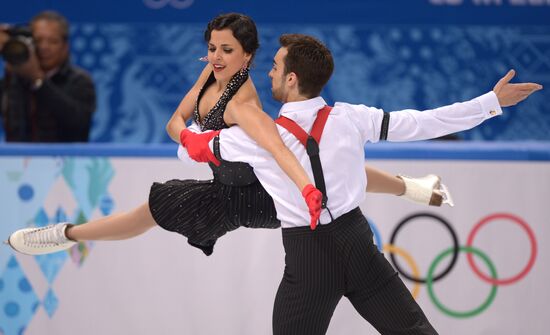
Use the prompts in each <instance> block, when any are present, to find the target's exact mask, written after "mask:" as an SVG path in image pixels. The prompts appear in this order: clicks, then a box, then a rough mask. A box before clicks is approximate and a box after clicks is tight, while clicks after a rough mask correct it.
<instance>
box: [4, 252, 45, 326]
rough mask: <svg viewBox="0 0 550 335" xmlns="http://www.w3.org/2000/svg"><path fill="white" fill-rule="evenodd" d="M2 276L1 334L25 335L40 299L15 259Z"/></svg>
mask: <svg viewBox="0 0 550 335" xmlns="http://www.w3.org/2000/svg"><path fill="white" fill-rule="evenodd" d="M0 274H1V275H0V334H6V335H8V334H9V335H11V334H14V335H15V334H23V332H24V330H25V328H26V326H27V324H28V323H29V321H30V320H31V319H32V318H33V316H34V314H35V312H36V309H37V307H38V306H39V301H38V298H37V296H36V293H35V292H34V290H33V289H32V286H31V285H30V283H29V281H28V279H27V277H26V276H25V274H24V273H23V271H22V269H21V267H20V266H19V263H18V262H17V260H16V259H15V257H13V256H12V257H11V258H10V260H9V261H8V263H7V267H6V268H5V269H4V270H2V272H0Z"/></svg>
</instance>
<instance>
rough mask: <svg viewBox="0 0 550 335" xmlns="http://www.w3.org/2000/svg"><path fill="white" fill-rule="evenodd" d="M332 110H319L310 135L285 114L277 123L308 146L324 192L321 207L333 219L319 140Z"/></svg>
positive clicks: (312, 167) (314, 172)
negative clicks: (329, 206)
mask: <svg viewBox="0 0 550 335" xmlns="http://www.w3.org/2000/svg"><path fill="white" fill-rule="evenodd" d="M331 110H332V107H329V106H325V107H323V108H321V109H320V110H319V111H318V112H317V118H316V119H315V121H314V122H313V126H312V127H311V133H310V134H309V135H308V134H307V133H306V132H305V131H304V130H303V129H302V127H300V126H299V125H298V124H296V122H294V121H292V120H291V119H289V118H286V117H284V116H280V117H278V118H277V119H276V120H275V123H277V124H278V125H280V126H282V127H283V128H286V130H288V131H289V132H291V133H292V134H293V135H294V136H296V138H297V139H298V141H300V143H302V144H303V146H304V147H305V148H306V152H307V155H308V156H309V161H310V163H311V169H312V171H313V177H314V178H315V186H316V187H317V188H318V189H319V191H321V193H322V194H323V199H322V201H321V208H326V209H327V210H328V213H329V215H330V217H331V219H332V214H331V213H330V210H329V209H328V207H327V201H328V197H327V189H326V186H325V177H324V176H323V167H322V165H321V160H320V158H319V142H320V141H321V135H323V129H324V128H325V123H327V119H328V115H329V114H330V111H331ZM315 226H316V225H313V228H312V229H315V228H314V227H315Z"/></svg>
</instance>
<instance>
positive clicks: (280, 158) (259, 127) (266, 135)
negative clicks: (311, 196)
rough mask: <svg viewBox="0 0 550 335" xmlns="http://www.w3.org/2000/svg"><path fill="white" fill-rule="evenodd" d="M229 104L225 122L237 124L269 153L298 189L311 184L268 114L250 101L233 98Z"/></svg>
mask: <svg viewBox="0 0 550 335" xmlns="http://www.w3.org/2000/svg"><path fill="white" fill-rule="evenodd" d="M230 104H232V105H231V106H230V105H228V108H227V109H226V112H225V115H224V118H225V121H226V123H228V124H237V125H239V127H241V128H242V129H243V130H244V131H245V132H246V134H247V135H248V136H250V138H252V139H253V140H254V141H256V143H258V145H259V146H261V147H262V148H264V149H265V150H267V151H268V152H269V153H271V155H273V157H274V158H275V160H276V161H277V164H279V166H280V167H281V169H282V170H283V171H284V172H285V173H286V174H287V175H288V176H289V177H290V179H292V181H293V182H294V183H295V184H296V186H297V187H298V189H299V190H300V191H302V190H303V189H304V187H305V186H306V185H307V184H312V182H311V181H310V179H309V177H308V175H307V174H306V171H305V170H304V168H303V167H302V165H300V163H299V162H298V160H297V159H296V157H295V156H294V154H293V153H292V152H291V151H290V150H289V149H288V148H287V147H286V145H285V144H284V143H283V140H282V139H281V136H280V135H279V131H278V130H277V126H276V125H275V122H273V119H271V117H269V115H267V114H266V113H265V112H264V111H262V110H261V109H260V108H258V106H257V105H255V104H252V103H240V102H238V101H237V100H233V101H231V102H230ZM234 106H238V107H237V108H235V107H234Z"/></svg>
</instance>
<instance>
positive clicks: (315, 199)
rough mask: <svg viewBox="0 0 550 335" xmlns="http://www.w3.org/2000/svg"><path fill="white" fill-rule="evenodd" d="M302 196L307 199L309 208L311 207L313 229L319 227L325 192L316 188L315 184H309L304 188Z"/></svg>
mask: <svg viewBox="0 0 550 335" xmlns="http://www.w3.org/2000/svg"><path fill="white" fill-rule="evenodd" d="M302 196H303V197H304V199H305V200H306V204H307V208H309V215H310V217H311V222H310V227H311V230H315V228H317V221H319V216H321V200H322V199H323V194H322V193H321V191H319V190H318V189H316V188H315V186H313V185H311V184H307V185H306V187H304V189H303V190H302Z"/></svg>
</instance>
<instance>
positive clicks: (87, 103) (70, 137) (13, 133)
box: [0, 11, 96, 142]
mask: <svg viewBox="0 0 550 335" xmlns="http://www.w3.org/2000/svg"><path fill="white" fill-rule="evenodd" d="M30 28H31V32H32V40H33V43H32V44H33V45H34V51H33V50H32V49H33V48H31V50H30V53H29V54H30V56H29V57H28V60H26V61H24V62H23V63H21V64H10V63H9V62H8V61H5V64H6V69H5V77H4V78H3V79H2V81H1V82H0V110H1V112H2V123H3V126H4V132H5V136H6V141H8V142H87V141H88V136H89V132H90V123H91V118H92V114H93V112H94V111H95V108H96V95H95V88H94V84H93V81H92V79H91V77H90V76H89V75H88V74H87V73H86V72H85V71H84V70H82V69H80V68H78V67H76V66H74V65H72V64H71V63H70V60H69V40H68V34H69V25H68V22H67V20H66V19H65V18H64V17H63V16H61V15H60V14H58V13H56V12H51V11H46V12H42V13H40V14H38V15H37V16H35V17H34V18H33V19H32V20H31V23H30ZM9 39H10V35H9V34H8V33H7V30H5V29H4V30H3V31H0V50H2V49H3V47H4V46H5V45H6V42H7V41H8V40H9Z"/></svg>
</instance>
